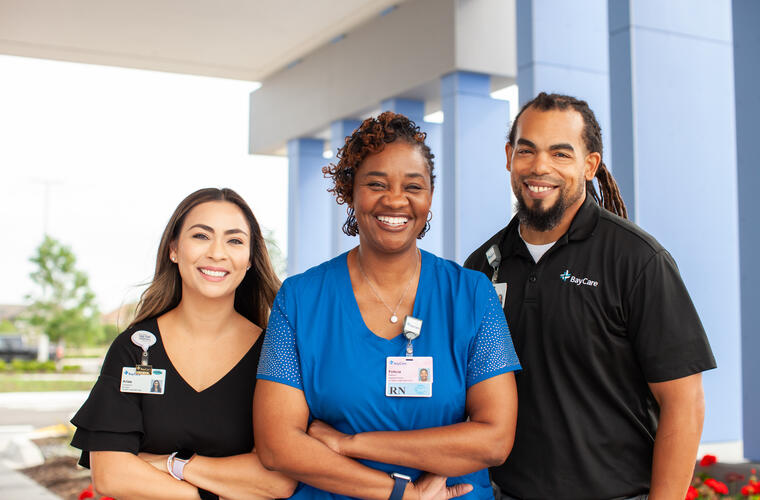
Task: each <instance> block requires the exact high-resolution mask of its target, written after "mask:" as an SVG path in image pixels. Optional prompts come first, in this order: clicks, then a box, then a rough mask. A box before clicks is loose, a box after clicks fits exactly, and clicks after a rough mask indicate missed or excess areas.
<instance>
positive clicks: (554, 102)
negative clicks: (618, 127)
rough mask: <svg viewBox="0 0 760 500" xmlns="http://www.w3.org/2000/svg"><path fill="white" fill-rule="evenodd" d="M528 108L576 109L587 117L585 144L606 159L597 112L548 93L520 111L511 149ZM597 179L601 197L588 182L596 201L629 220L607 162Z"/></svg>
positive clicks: (541, 94) (566, 98) (579, 102)
mask: <svg viewBox="0 0 760 500" xmlns="http://www.w3.org/2000/svg"><path fill="white" fill-rule="evenodd" d="M528 108H535V109H537V110H539V111H551V110H555V109H558V110H566V109H568V108H572V109H573V110H575V111H577V112H578V113H580V115H581V117H583V142H584V144H585V146H586V149H587V150H588V151H589V152H590V153H599V156H602V129H601V127H599V123H598V122H597V121H596V117H595V116H594V112H593V111H591V108H589V106H588V103H587V102H586V101H581V100H580V99H576V98H575V97H570V96H567V95H561V94H547V93H546V92H541V93H540V94H538V95H537V96H536V97H535V98H534V99H533V100H532V101H530V102H528V103H527V104H525V105H524V106H523V107H522V109H520V112H519V113H517V117H516V118H515V121H514V122H512V128H511V129H510V130H509V144H510V145H512V146H514V145H515V134H516V133H517V130H516V128H517V127H516V125H517V122H518V120H519V119H520V115H522V114H523V112H524V111H525V110H526V109H528ZM595 177H596V181H597V183H598V184H599V192H598V193H597V191H596V187H595V186H594V182H593V181H587V182H586V192H587V193H588V194H590V195H591V197H592V198H593V199H594V201H596V202H597V203H598V204H599V205H601V206H602V207H604V208H605V209H607V210H609V211H610V212H612V213H613V214H615V215H619V216H620V217H623V218H624V219H627V218H628V210H626V208H625V203H624V202H623V197H622V196H620V189H619V188H618V185H617V182H615V179H614V178H613V177H612V174H611V173H610V171H609V170H607V166H606V165H605V164H604V162H603V161H602V162H600V163H599V168H598V169H597V170H596V176H595Z"/></svg>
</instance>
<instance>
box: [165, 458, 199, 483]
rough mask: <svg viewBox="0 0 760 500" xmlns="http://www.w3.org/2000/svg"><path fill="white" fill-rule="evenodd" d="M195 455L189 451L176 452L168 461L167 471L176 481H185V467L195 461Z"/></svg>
mask: <svg viewBox="0 0 760 500" xmlns="http://www.w3.org/2000/svg"><path fill="white" fill-rule="evenodd" d="M194 456H195V453H193V452H192V451H189V450H180V451H175V452H174V453H172V454H171V455H169V458H168V459H166V469H167V470H168V471H169V474H171V476H172V477H173V478H174V479H177V480H179V481H184V479H185V474H184V472H185V465H187V463H188V462H189V461H190V460H192V459H193V457H194Z"/></svg>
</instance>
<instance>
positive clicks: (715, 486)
mask: <svg viewBox="0 0 760 500" xmlns="http://www.w3.org/2000/svg"><path fill="white" fill-rule="evenodd" d="M705 484H706V485H707V486H709V487H710V488H712V490H713V491H714V492H715V493H719V494H721V495H728V486H726V485H725V483H721V482H720V481H717V480H715V479H713V478H711V477H708V478H707V479H705Z"/></svg>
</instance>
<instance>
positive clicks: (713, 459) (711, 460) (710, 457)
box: [699, 455, 718, 467]
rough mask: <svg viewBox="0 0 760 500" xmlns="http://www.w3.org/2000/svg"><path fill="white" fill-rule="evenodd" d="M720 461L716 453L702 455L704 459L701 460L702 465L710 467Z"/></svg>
mask: <svg viewBox="0 0 760 500" xmlns="http://www.w3.org/2000/svg"><path fill="white" fill-rule="evenodd" d="M717 461H718V457H716V456H715V455H705V456H704V457H702V460H700V461H699V465H700V467H709V466H710V465H712V464H714V463H715V462H717Z"/></svg>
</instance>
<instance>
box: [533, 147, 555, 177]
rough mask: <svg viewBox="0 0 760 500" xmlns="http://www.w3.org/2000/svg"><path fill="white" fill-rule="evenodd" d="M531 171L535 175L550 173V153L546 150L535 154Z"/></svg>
mask: <svg viewBox="0 0 760 500" xmlns="http://www.w3.org/2000/svg"><path fill="white" fill-rule="evenodd" d="M533 173H534V174H536V175H546V174H549V173H551V155H550V154H549V153H548V152H546V151H541V152H539V153H538V154H536V156H535V159H534V160H533Z"/></svg>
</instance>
